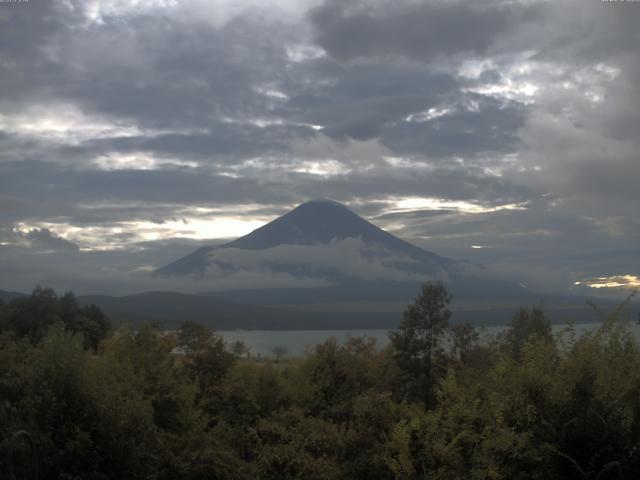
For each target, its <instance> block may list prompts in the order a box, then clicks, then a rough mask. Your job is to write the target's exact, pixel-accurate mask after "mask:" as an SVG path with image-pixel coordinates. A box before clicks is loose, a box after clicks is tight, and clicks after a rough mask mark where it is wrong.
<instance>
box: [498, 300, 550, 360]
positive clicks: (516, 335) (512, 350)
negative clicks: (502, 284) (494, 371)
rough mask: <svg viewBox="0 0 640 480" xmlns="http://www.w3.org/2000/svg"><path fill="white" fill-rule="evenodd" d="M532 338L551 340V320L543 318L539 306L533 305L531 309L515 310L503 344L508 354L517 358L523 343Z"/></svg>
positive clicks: (542, 312)
mask: <svg viewBox="0 0 640 480" xmlns="http://www.w3.org/2000/svg"><path fill="white" fill-rule="evenodd" d="M532 338H538V339H541V340H543V341H545V342H550V341H551V340H552V335H551V322H550V321H549V320H548V319H547V318H545V316H544V311H543V310H542V308H540V307H533V308H532V309H531V310H528V309H526V308H521V309H520V310H518V311H517V312H516V314H515V315H514V316H513V318H512V319H511V323H510V324H509V329H508V330H507V332H506V334H505V338H504V344H505V347H506V349H507V351H508V352H509V354H510V355H511V356H512V357H514V358H516V359H517V358H520V356H521V354H522V348H523V347H524V345H525V344H526V343H527V342H528V341H529V340H531V339H532Z"/></svg>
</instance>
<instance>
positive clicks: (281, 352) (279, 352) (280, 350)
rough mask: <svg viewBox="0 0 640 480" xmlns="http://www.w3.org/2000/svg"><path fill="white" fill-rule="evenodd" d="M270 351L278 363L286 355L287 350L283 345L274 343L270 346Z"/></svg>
mask: <svg viewBox="0 0 640 480" xmlns="http://www.w3.org/2000/svg"><path fill="white" fill-rule="evenodd" d="M270 351H271V353H273V354H274V355H275V357H276V363H280V360H282V359H283V358H284V357H286V356H287V353H288V352H289V350H288V349H287V347H285V346H284V345H276V346H274V347H272V348H271V350H270Z"/></svg>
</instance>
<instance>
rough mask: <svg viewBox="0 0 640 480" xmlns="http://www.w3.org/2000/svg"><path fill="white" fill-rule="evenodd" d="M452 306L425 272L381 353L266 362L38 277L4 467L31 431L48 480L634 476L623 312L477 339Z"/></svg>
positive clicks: (13, 385) (634, 401) (3, 430)
mask: <svg viewBox="0 0 640 480" xmlns="http://www.w3.org/2000/svg"><path fill="white" fill-rule="evenodd" d="M449 302H450V297H449V295H448V294H447V292H446V289H445V288H444V287H443V286H442V285H441V284H437V283H435V284H431V283H430V284H425V285H424V286H423V288H422V290H421V291H420V292H419V295H418V297H417V298H416V301H415V303H414V304H412V305H410V306H409V307H408V308H407V310H406V312H405V314H404V318H403V320H402V322H401V323H400V325H399V327H398V329H397V330H395V331H393V332H391V333H390V335H391V340H392V341H391V343H390V345H389V346H388V347H387V348H385V349H379V348H377V347H376V345H375V342H374V341H373V340H372V339H369V338H351V339H350V340H348V341H347V342H346V343H345V344H340V343H338V342H337V341H336V340H334V339H331V340H328V341H326V342H325V343H323V344H321V345H317V346H316V347H315V349H314V350H313V351H312V352H311V353H310V354H308V355H307V356H305V357H303V358H294V359H291V358H284V356H283V355H277V357H278V358H277V361H271V360H266V361H261V362H259V361H255V360H254V359H252V358H251V355H250V352H247V350H246V349H244V348H243V346H242V345H239V344H236V345H227V344H226V343H225V342H224V341H223V339H222V338H221V337H220V336H219V335H216V334H215V332H212V331H211V330H210V329H208V328H207V327H204V326H202V325H198V324H194V323H191V322H186V323H184V324H183V326H182V328H181V330H180V331H179V332H178V333H177V334H175V335H172V334H171V335H170V334H166V332H162V331H159V330H158V329H156V328H154V326H152V325H146V326H145V327H143V328H140V329H138V330H131V329H128V328H126V327H122V328H119V329H118V330H115V331H114V330H111V329H110V326H109V321H108V319H107V318H106V317H105V316H104V315H103V314H102V312H101V311H100V310H99V309H97V308H95V307H79V306H78V305H77V303H76V302H75V299H74V297H73V295H72V294H70V293H68V294H65V295H63V296H61V297H58V296H57V295H56V294H55V293H54V292H53V291H51V290H46V289H37V290H36V291H34V293H33V294H32V295H31V296H30V297H27V298H21V299H14V300H11V301H9V302H7V303H5V304H2V305H0V330H1V331H0V442H1V443H0V449H2V454H3V455H2V456H0V458H1V460H0V462H2V464H1V466H2V468H1V469H0V471H1V472H3V475H4V477H6V478H10V477H9V471H8V468H9V465H8V459H9V457H8V456H7V454H8V452H9V450H10V449H11V448H14V449H15V445H12V441H11V439H12V436H13V435H14V433H15V432H18V431H27V432H29V434H30V435H31V437H32V438H33V440H34V443H35V446H36V450H37V452H38V456H39V469H40V476H41V478H45V479H49V478H51V479H54V478H55V479H58V478H62V479H75V478H82V479H111V478H113V479H121V478H127V479H181V478H183V479H205V478H206V479H229V480H231V479H233V480H236V479H240V480H242V479H247V480H248V479H274V480H275V479H278V480H280V479H285V480H286V479H300V480H302V479H304V480H313V479H318V480H330V479H367V480H375V479H398V480H399V479H423V478H430V479H458V478H460V479H463V478H464V479H466V478H470V479H485V478H486V479H499V478H505V479H538V478H568V479H573V478H575V479H584V478H593V479H596V478H600V479H614V478H615V479H618V478H623V479H631V478H637V472H639V471H640V451H639V449H640V348H639V345H638V343H637V342H636V340H635V339H634V337H633V335H632V334H631V333H630V330H629V325H628V324H627V323H625V321H623V320H622V319H621V316H620V315H617V314H618V313H619V312H614V314H612V315H610V316H609V317H608V318H607V319H606V320H605V321H603V323H602V325H601V326H600V327H599V328H598V329H596V330H594V331H592V332H588V333H584V334H582V335H578V334H577V333H576V332H575V331H574V329H573V328H572V327H571V326H568V327H567V329H566V330H565V331H564V332H563V333H562V334H559V335H555V336H554V335H552V333H551V329H550V325H549V322H548V321H547V320H546V319H545V317H544V312H543V311H542V310H541V309H538V308H534V309H531V310H529V309H522V310H520V311H519V312H516V313H515V315H514V318H513V321H512V323H511V325H510V327H509V328H508V329H507V330H505V332H504V333H503V334H501V335H499V336H498V337H496V338H493V339H492V340H491V341H490V342H482V343H481V342H479V337H478V334H477V332H476V331H475V329H474V328H473V327H472V326H471V325H457V326H455V327H449V325H448V321H449V317H450V312H449V310H448V305H449ZM447 337H448V341H447V342H444V339H445V338H447ZM18 450H19V449H18ZM22 454H24V452H22ZM13 457H15V458H13ZM12 458H13V460H15V461H14V462H13V463H14V473H15V472H17V469H18V466H17V464H19V463H20V462H19V460H20V459H21V458H22V457H21V456H20V452H14V455H13V456H12ZM21 468H22V471H21V473H20V475H23V476H24V477H25V478H26V477H27V476H28V475H29V470H32V469H33V468H35V465H34V464H29V462H25V463H24V464H23V465H22V467H21ZM16 477H18V478H22V477H20V476H19V475H18V474H17V473H16Z"/></svg>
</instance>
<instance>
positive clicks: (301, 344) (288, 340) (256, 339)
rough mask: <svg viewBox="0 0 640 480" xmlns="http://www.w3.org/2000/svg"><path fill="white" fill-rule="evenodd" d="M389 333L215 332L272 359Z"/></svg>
mask: <svg viewBox="0 0 640 480" xmlns="http://www.w3.org/2000/svg"><path fill="white" fill-rule="evenodd" d="M599 325H600V323H583V324H576V325H575V329H576V332H578V333H581V332H585V331H588V330H592V329H594V328H597V327H598V326H599ZM564 328H566V325H563V324H556V325H553V331H554V332H556V333H557V332H560V331H562V330H563V329H564ZM632 328H633V332H634V334H635V336H636V338H637V339H638V340H640V325H638V324H634V325H633V327H632ZM504 329H505V327H504V326H499V327H482V328H480V329H479V331H480V333H481V338H484V339H485V340H486V339H487V338H489V337H491V336H493V335H496V334H498V333H499V332H500V331H502V330H504ZM388 332H389V330H232V331H218V332H217V333H218V334H220V335H222V337H223V338H224V339H225V340H226V341H227V342H230V343H231V342H235V341H238V340H240V341H242V342H244V344H245V345H246V346H247V347H249V349H250V351H251V354H252V355H254V356H258V355H260V356H261V357H273V356H274V355H273V353H272V352H271V349H273V348H274V347H284V348H285V349H286V350H287V356H300V355H304V354H305V351H306V350H307V349H309V348H313V346H314V345H318V344H320V343H323V342H324V341H325V340H327V339H329V338H331V337H335V338H336V340H338V341H339V342H344V341H345V340H347V339H348V338H349V337H362V336H368V337H373V338H375V339H376V344H377V345H378V346H379V347H380V348H383V347H385V346H386V345H387V344H388V343H389V337H388V335H387V334H388Z"/></svg>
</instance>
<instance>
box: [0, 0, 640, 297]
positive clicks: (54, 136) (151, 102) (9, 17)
mask: <svg viewBox="0 0 640 480" xmlns="http://www.w3.org/2000/svg"><path fill="white" fill-rule="evenodd" d="M206 3H207V2H191V1H190V0H185V2H180V3H176V4H175V5H173V6H169V7H167V6H164V7H162V6H160V5H159V4H158V5H156V6H155V7H145V4H146V2H138V3H136V4H135V5H133V4H128V3H126V2H122V4H120V3H119V2H115V3H112V4H111V3H109V2H106V3H105V2H80V1H75V0H71V1H65V2H63V1H45V0H31V1H30V2H27V3H21V4H8V3H4V4H3V3H0V17H1V18H0V225H3V227H2V228H3V230H2V232H4V233H3V234H2V235H3V237H2V238H3V239H4V240H2V241H3V242H5V243H12V242H13V243H16V244H17V243H20V242H23V243H24V244H23V245H22V246H21V247H20V248H23V249H24V250H21V251H24V252H25V256H24V258H25V259H26V258H28V256H29V255H30V254H31V253H33V252H32V249H31V247H32V246H34V245H35V244H36V243H38V242H40V244H41V245H40V247H38V248H41V250H47V249H49V250H55V249H57V251H58V252H61V251H62V250H64V249H65V248H67V247H68V251H66V252H65V258H66V259H67V260H68V262H70V263H73V262H76V263H77V265H80V262H81V260H80V259H85V260H82V261H86V258H88V257H87V256H85V255H81V254H80V253H79V252H75V251H74V249H75V248H76V247H74V244H75V243H77V244H78V245H79V246H80V248H85V247H86V246H87V245H84V244H83V242H82V241H80V240H76V239H73V238H71V237H69V238H67V239H66V240H65V238H64V237H65V235H67V234H68V235H71V234H70V233H68V232H72V230H71V229H69V228H70V227H80V228H82V229H83V231H84V230H85V229H86V231H92V230H91V229H100V230H99V231H100V232H101V233H100V235H102V238H103V240H104V242H105V244H108V243H109V242H113V244H117V245H119V246H120V247H119V248H127V249H130V250H131V251H136V252H139V253H140V252H143V253H144V254H145V255H148V256H147V257H145V259H144V261H143V260H140V261H139V262H138V261H137V260H136V261H134V260H133V258H134V257H133V256H130V257H126V260H125V259H123V260H122V265H123V269H125V270H126V268H125V265H126V264H127V262H129V263H131V264H135V265H136V268H137V267H144V268H146V267H148V266H149V265H150V264H153V265H155V266H158V265H161V264H163V263H167V262H168V261H170V260H173V259H175V257H178V256H180V255H182V254H184V253H188V251H189V249H191V248H192V247H194V246H196V245H199V241H197V240H194V239H180V240H176V242H177V243H176V244H174V243H172V242H171V241H169V240H167V239H164V240H163V241H162V242H159V243H155V242H153V241H150V242H143V241H142V240H141V236H140V234H139V232H137V231H136V230H135V227H131V226H130V227H126V228H124V231H123V226H122V224H123V222H132V223H135V222H147V223H150V224H152V225H157V226H162V225H165V224H166V223H167V222H179V221H181V220H182V219H185V218H186V217H189V218H191V219H192V220H193V219H207V218H214V217H215V216H216V215H219V212H220V211H226V212H229V215H233V216H234V217H235V218H260V219H265V220H267V219H269V218H272V217H275V216H277V215H280V214H282V213H285V212H286V211H287V209H288V208H290V207H291V206H293V205H295V204H296V203H299V202H303V201H305V200H308V199H309V198H326V197H330V198H334V199H336V200H338V201H343V202H348V203H350V204H351V206H352V207H353V208H354V209H355V210H356V212H357V213H360V214H363V215H367V216H369V217H370V218H375V220H376V221H377V222H379V223H380V224H381V226H388V227H390V228H393V229H394V230H395V232H396V233H398V234H400V235H403V236H407V237H412V238H414V239H416V241H418V242H423V243H422V245H424V246H426V247H429V248H432V249H434V250H436V251H437V252H438V253H442V254H445V255H448V256H452V257H457V258H460V257H462V258H464V257H465V256H466V255H467V254H468V253H469V251H470V250H469V248H470V245H472V244H473V245H476V246H482V245H488V246H490V247H491V248H485V249H477V250H473V252H472V253H473V255H475V256H474V257H473V259H478V260H480V261H486V262H487V263H500V261H501V259H502V261H503V263H504V258H509V259H510V261H513V262H515V263H517V264H518V265H519V266H520V267H519V268H521V269H522V270H526V269H527V267H528V266H529V267H531V266H532V265H540V264H542V263H544V253H545V252H551V253H548V257H549V258H552V257H553V261H551V260H549V262H548V263H554V262H555V263H558V264H560V263H563V262H561V259H562V258H567V259H569V257H571V258H573V259H574V260H566V262H564V263H563V266H562V268H564V269H565V270H563V271H564V272H565V273H566V275H565V274H564V273H563V275H565V276H563V277H562V278H563V279H569V278H570V277H571V275H578V274H583V273H584V274H585V275H586V274H589V275H591V274H593V275H597V274H599V273H602V274H624V273H634V272H635V273H638V269H637V262H636V259H637V256H633V255H631V256H629V258H630V260H629V261H628V263H627V265H628V266H629V268H630V269H634V268H635V269H636V270H635V271H634V272H631V271H629V272H626V271H613V270H615V269H622V268H623V267H624V265H625V264H624V262H623V261H622V258H623V257H622V256H621V255H619V254H617V253H615V252H631V251H633V245H637V241H638V240H639V238H638V237H639V232H640V225H638V222H637V221H636V220H635V217H636V216H637V215H636V213H637V207H638V204H639V199H638V193H637V185H636V184H637V181H636V179H637V178H639V177H640V170H638V169H639V168H640V157H638V152H639V151H640V142H639V140H638V135H637V132H638V131H640V113H639V112H640V92H639V91H638V90H639V88H640V87H639V86H640V62H639V61H638V56H637V46H638V44H640V33H639V32H640V30H639V29H638V28H637V26H638V25H639V24H640V7H639V6H638V4H633V3H632V2H612V3H609V2H600V1H598V0H590V1H586V2H585V1H577V0H567V1H564V2H546V1H541V2H535V1H533V2H528V1H527V2H525V1H506V0H489V1H486V2H462V1H458V0H452V1H422V2H415V1H409V0H403V1H400V2H384V1H380V0H375V1H374V0H371V1H358V2H354V1H346V2H341V1H337V0H327V1H325V2H323V3H321V4H320V5H317V4H318V2H310V3H309V6H315V7H314V8H311V10H310V11H309V12H308V14H307V15H305V16H302V17H300V16H297V17H296V16H293V17H291V16H287V15H284V14H282V12H280V11H277V10H276V8H275V7H274V8H273V9H272V8H270V9H269V10H273V11H272V12H270V11H268V10H265V9H264V8H263V9H262V10H260V9H258V8H257V7H255V5H254V6H252V7H251V8H246V9H242V8H239V9H233V8H231V7H232V5H231V3H229V5H226V4H225V2H224V1H222V2H216V6H215V8H214V7H208V6H207V5H206ZM240 3H242V2H240ZM96 4H97V5H101V4H104V5H105V7H104V8H103V9H102V10H101V11H104V12H107V13H104V14H102V15H101V16H100V17H99V18H93V17H91V15H89V14H88V12H89V10H90V8H92V6H95V5H96ZM234 5H235V3H234ZM98 10H100V9H98ZM225 10H226V12H225ZM300 10H301V8H300ZM229 12H232V13H229ZM233 12H235V13H233ZM403 198H436V199H440V200H447V201H451V202H456V201H457V202H462V201H464V202H468V203H470V204H474V205H478V206H482V207H486V208H490V207H499V206H501V205H508V204H522V205H525V207H524V208H525V209H524V210H511V211H504V210H502V211H496V212H485V213H481V214H478V213H469V212H464V211H459V210H455V209H453V210H429V209H424V210H422V211H411V212H409V211H404V212H398V211H397V209H396V208H395V207H394V203H393V202H394V201H397V200H400V199H403ZM247 204H253V206H251V207H246V205H247ZM212 206H213V207H216V208H217V209H218V210H216V212H217V213H207V211H205V212H204V213H202V212H200V213H198V212H196V208H199V207H212ZM239 206H243V207H242V208H240V207H239ZM38 224H40V225H38ZM44 224H46V225H44ZM18 225H20V228H18ZM34 225H35V226H34ZM63 226H64V228H63ZM116 227H117V228H116ZM127 228H131V230H130V231H127ZM96 231H98V230H96ZM17 232H20V233H17ZM28 232H32V233H28ZM33 232H35V233H33ZM29 235H31V237H32V238H27V237H28V236H29ZM70 239H71V240H73V241H69V240H70ZM5 240H6V241H5ZM67 241H68V244H66V243H63V242H67ZM167 242H168V243H167ZM27 243H28V244H29V245H31V246H30V247H28V246H27ZM45 244H47V245H48V247H46V246H45ZM54 247H55V248H54ZM7 248H8V247H7ZM2 252H5V253H0V257H1V256H2V255H4V256H5V257H7V256H10V255H12V254H11V253H6V252H7V250H6V248H4V250H2ZM29 252H31V253H29ZM163 252H164V253H163ZM140 254H141V255H142V253H140ZM131 255H133V253H131ZM571 255H573V256H571ZM125 256H126V255H125ZM607 257H608V258H610V259H611V260H610V264H609V267H607V260H606V258H607ZM39 258H41V259H43V260H42V262H45V260H46V259H47V258H50V257H47V256H46V255H44V256H42V257H39ZM51 258H53V257H51ZM92 258H95V259H96V260H95V262H93V260H92V262H93V263H92V265H94V266H96V267H97V266H98V265H99V263H100V262H101V261H104V260H105V259H107V256H105V257H100V256H99V255H98V256H96V257H92ZM99 258H100V259H99ZM516 260H517V261H516ZM52 261H53V260H52ZM25 262H27V263H28V260H25ZM580 262H582V263H583V264H585V266H583V267H580V265H579V263H580ZM634 262H635V263H634ZM90 263H91V262H90ZM107 263H108V260H107ZM12 265H14V267H15V268H18V267H19V265H16V264H15V262H14V264H12ZM25 265H26V263H25ZM589 265H590V266H589ZM14 267H12V268H14ZM32 267H33V272H36V273H34V274H33V276H31V274H30V276H29V277H28V278H29V280H30V281H31V280H33V279H36V278H37V267H38V262H35V261H34V262H32ZM59 267H60V264H56V267H55V268H53V267H52V270H51V271H50V272H49V273H50V276H49V278H55V270H56V268H59ZM30 268H31V267H30ZM607 269H608V270H607ZM14 270H15V269H14ZM18 270H19V268H18ZM71 270H72V271H73V274H71V273H69V275H67V277H66V278H67V279H70V278H72V277H73V275H76V274H78V275H79V273H77V272H78V271H81V270H82V268H72V269H71ZM541 270H542V267H541ZM605 270H606V271H605ZM6 271H8V270H5V271H3V273H2V277H5V276H6V275H8V274H7V273H5V272H6ZM16 271H17V270H16ZM549 271H551V270H549ZM546 275H547V277H549V276H551V274H549V273H547V274H546ZM86 277H87V276H86V275H84V277H83V278H84V280H85V283H86V284H90V282H89V281H88V279H87V278H86ZM25 278H26V277H25ZM114 278H115V277H114ZM539 278H540V279H544V278H545V272H542V271H541V272H540V275H539ZM281 280H282V279H281ZM284 280H286V279H284ZM563 281H564V280H563ZM567 281H568V280H567ZM118 282H121V281H120V280H118ZM541 283H544V281H542V282H541ZM96 285H97V283H96ZM101 285H103V284H101ZM8 287H10V286H8Z"/></svg>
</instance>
